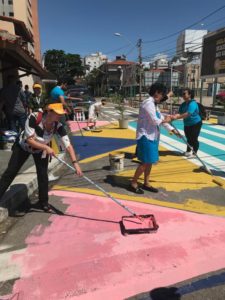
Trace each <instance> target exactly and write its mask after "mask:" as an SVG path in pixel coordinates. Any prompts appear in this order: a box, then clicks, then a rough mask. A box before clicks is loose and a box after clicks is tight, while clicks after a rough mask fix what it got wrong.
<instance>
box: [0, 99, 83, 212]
mask: <svg viewBox="0 0 225 300" xmlns="http://www.w3.org/2000/svg"><path fill="white" fill-rule="evenodd" d="M40 114H41V113H40V112H36V113H32V114H30V115H29V116H28V118H27V121H26V124H25V130H24V132H23V133H21V135H20V138H19V141H18V142H16V143H15V144H14V146H13V149H12V150H13V152H12V156H11V158H10V160H9V163H8V167H7V169H6V171H5V172H4V173H3V175H2V177H1V179H0V214H1V213H2V214H3V213H6V208H5V203H4V201H3V199H2V196H3V195H4V193H5V192H6V190H7V189H8V187H9V186H10V184H11V183H12V181H13V180H14V178H15V177H16V175H17V174H18V172H19V170H20V168H21V167H22V166H23V164H24V163H25V161H26V160H27V159H28V157H29V156H30V155H31V154H32V156H33V159H34V163H35V166H36V171H37V180H38V191H39V204H40V208H41V209H43V210H44V211H50V210H51V208H50V206H49V204H48V162H49V158H50V157H51V156H52V155H55V153H54V150H53V149H52V148H51V147H50V141H51V139H52V136H53V134H54V133H57V134H58V135H59V136H60V138H61V140H62V142H63V144H64V145H65V148H66V150H67V152H68V153H69V155H70V158H71V161H72V164H73V165H74V167H75V169H76V173H77V175H78V176H82V171H81V168H80V166H79V164H78V162H77V160H76V154H75V152H74V149H73V147H72V145H71V144H70V140H69V137H68V136H67V134H66V131H65V129H64V127H63V126H62V124H61V123H60V122H59V119H60V117H61V116H62V115H63V114H64V109H63V105H62V104H61V103H54V104H50V105H48V108H47V111H46V112H45V113H44V114H43V115H42V118H41V119H40Z"/></svg>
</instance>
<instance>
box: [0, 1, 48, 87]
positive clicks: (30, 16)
mask: <svg viewBox="0 0 225 300" xmlns="http://www.w3.org/2000/svg"><path fill="white" fill-rule="evenodd" d="M0 54H1V56H0V57H1V58H0V66H1V70H2V73H1V74H0V87H1V86H2V85H3V82H4V81H5V80H6V78H7V75H8V74H10V73H11V74H12V73H13V74H19V76H20V77H21V78H22V81H23V83H24V84H29V85H30V86H32V83H33V82H34V81H35V80H37V79H38V78H39V76H41V77H43V76H44V75H43V74H44V70H43V69H42V67H41V51H40V33H39V22H38V0H0Z"/></svg>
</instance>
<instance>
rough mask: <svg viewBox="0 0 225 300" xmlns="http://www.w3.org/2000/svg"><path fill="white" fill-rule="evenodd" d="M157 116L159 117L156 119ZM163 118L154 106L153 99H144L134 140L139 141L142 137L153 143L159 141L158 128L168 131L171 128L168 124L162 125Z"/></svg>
mask: <svg viewBox="0 0 225 300" xmlns="http://www.w3.org/2000/svg"><path fill="white" fill-rule="evenodd" d="M157 114H158V116H159V117H157ZM163 120H164V116H163V115H162V114H161V113H160V111H159V108H158V107H157V106H156V105H155V100H154V98H153V97H149V98H147V99H145V100H144V101H143V102H142V103H141V106H140V112H139V116H138V123H137V132H136V138H137V140H139V139H140V138H141V137H142V136H143V135H145V136H146V137H147V139H149V140H151V141H154V140H158V139H159V135H160V131H159V126H160V125H163V127H165V128H166V129H167V130H168V131H170V130H172V129H173V127H172V126H171V125H170V124H168V123H162V121H163Z"/></svg>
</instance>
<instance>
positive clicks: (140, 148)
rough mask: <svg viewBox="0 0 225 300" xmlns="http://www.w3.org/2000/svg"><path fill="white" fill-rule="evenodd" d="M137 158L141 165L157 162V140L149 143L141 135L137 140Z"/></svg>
mask: <svg viewBox="0 0 225 300" xmlns="http://www.w3.org/2000/svg"><path fill="white" fill-rule="evenodd" d="M137 158H138V159H139V160H140V161H141V162H142V163H146V164H154V163H156V162H157V161H158V160H159V140H155V141H150V140H148V139H147V138H146V136H145V135H143V136H142V137H141V138H140V139H139V140H137Z"/></svg>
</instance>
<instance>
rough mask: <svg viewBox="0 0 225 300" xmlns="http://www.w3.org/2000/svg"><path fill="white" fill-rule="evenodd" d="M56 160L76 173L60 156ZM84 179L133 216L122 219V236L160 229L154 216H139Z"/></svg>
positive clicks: (92, 182) (88, 179)
mask: <svg viewBox="0 0 225 300" xmlns="http://www.w3.org/2000/svg"><path fill="white" fill-rule="evenodd" d="M55 158H56V159H57V160H58V161H60V162H61V163H62V164H64V165H66V166H67V167H68V168H69V169H71V170H72V171H74V172H76V170H75V168H74V167H72V166H71V165H69V164H68V163H67V162H65V161H64V160H62V159H61V158H59V157H58V156H55ZM83 178H84V179H85V180H87V181H88V182H89V183H91V184H92V185H94V186H95V187H96V188H97V189H99V190H100V191H101V192H102V193H103V194H104V195H106V196H107V197H109V198H110V199H111V200H113V201H114V202H115V203H117V204H118V205H120V206H121V207H122V208H124V209H125V210H126V211H128V212H129V213H130V214H132V216H126V217H122V221H121V222H120V227H121V232H122V234H124V235H125V234H135V233H136V234H137V233H150V232H156V231H157V230H158V228H159V226H158V225H157V223H156V220H155V217H154V215H151V214H149V215H137V214H136V213H135V212H134V211H132V210H131V209H130V208H128V207H127V206H125V205H124V204H122V203H121V202H120V201H118V200H117V199H115V198H114V197H113V196H111V195H110V194H109V193H107V192H106V191H105V190H104V189H103V188H102V187H100V186H99V185H98V184H96V183H95V182H94V181H92V180H91V179H90V178H88V177H87V176H85V175H83Z"/></svg>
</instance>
